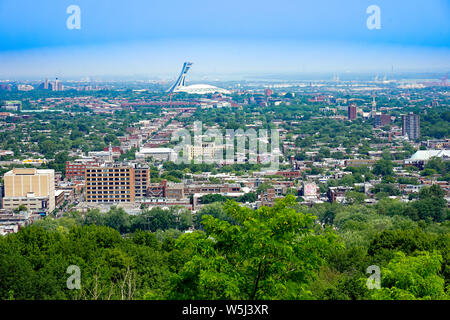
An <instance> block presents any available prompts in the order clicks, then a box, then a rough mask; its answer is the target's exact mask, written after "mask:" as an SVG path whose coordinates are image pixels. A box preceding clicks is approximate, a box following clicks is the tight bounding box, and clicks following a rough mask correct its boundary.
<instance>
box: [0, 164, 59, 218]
mask: <svg viewBox="0 0 450 320" xmlns="http://www.w3.org/2000/svg"><path fill="white" fill-rule="evenodd" d="M3 179H4V183H5V190H4V192H5V196H4V198H3V208H4V209H11V210H14V209H17V208H18V207H19V206H20V205H24V206H25V207H26V208H27V209H28V210H30V211H33V212H38V211H45V212H52V211H53V210H54V209H55V171H54V170H53V169H35V168H14V169H13V170H11V171H8V172H7V173H5V175H4V177H3Z"/></svg>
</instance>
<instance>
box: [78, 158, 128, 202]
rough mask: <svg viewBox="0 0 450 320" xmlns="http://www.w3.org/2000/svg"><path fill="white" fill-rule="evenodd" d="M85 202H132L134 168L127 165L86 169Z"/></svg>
mask: <svg viewBox="0 0 450 320" xmlns="http://www.w3.org/2000/svg"><path fill="white" fill-rule="evenodd" d="M85 196H86V202H106V203H113V202H134V201H135V177H134V168H133V167H132V166H128V165H109V166H107V165H103V166H93V167H87V168H86V175H85Z"/></svg>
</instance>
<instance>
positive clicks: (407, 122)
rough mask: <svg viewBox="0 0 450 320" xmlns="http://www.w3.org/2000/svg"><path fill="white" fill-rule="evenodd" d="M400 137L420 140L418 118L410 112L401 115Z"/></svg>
mask: <svg viewBox="0 0 450 320" xmlns="http://www.w3.org/2000/svg"><path fill="white" fill-rule="evenodd" d="M402 135H403V136H405V135H407V136H408V138H409V139H411V140H417V139H419V138H420V116H419V115H417V114H413V113H412V112H410V113H409V114H406V115H402Z"/></svg>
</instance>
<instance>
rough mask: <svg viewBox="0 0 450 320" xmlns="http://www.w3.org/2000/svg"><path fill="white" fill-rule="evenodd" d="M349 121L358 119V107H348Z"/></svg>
mask: <svg viewBox="0 0 450 320" xmlns="http://www.w3.org/2000/svg"><path fill="white" fill-rule="evenodd" d="M347 111H348V120H355V119H356V105H354V104H352V105H350V106H348V110H347Z"/></svg>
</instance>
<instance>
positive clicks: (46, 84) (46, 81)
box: [44, 78, 48, 90]
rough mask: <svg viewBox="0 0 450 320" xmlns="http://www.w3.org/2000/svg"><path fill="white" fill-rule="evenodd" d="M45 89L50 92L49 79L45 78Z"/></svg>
mask: <svg viewBox="0 0 450 320" xmlns="http://www.w3.org/2000/svg"><path fill="white" fill-rule="evenodd" d="M44 89H45V90H48V79H47V78H45V82H44Z"/></svg>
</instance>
